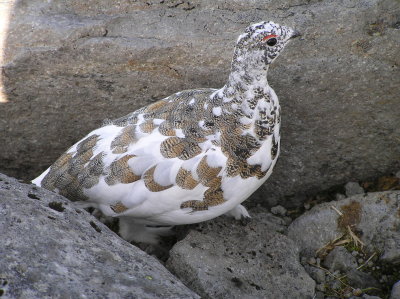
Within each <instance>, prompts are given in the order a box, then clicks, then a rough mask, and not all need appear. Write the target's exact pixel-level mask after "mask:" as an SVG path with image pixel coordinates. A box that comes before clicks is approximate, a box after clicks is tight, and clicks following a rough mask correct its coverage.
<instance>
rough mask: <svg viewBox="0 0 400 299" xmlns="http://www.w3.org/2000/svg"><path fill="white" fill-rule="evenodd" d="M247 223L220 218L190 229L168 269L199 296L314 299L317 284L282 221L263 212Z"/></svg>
mask: <svg viewBox="0 0 400 299" xmlns="http://www.w3.org/2000/svg"><path fill="white" fill-rule="evenodd" d="M251 214H252V217H253V218H252V219H251V221H250V223H248V224H247V225H245V226H243V224H241V223H240V222H239V221H236V220H234V219H231V218H227V217H220V218H217V219H215V220H213V221H209V222H205V223H202V224H200V225H199V226H198V227H197V230H192V231H190V233H189V234H188V235H187V236H186V238H184V239H183V240H182V241H180V242H178V243H177V244H175V246H174V247H173V248H172V251H171V252H170V259H169V260H168V262H167V267H168V268H169V269H170V270H171V271H172V272H173V273H175V274H176V275H177V276H178V277H179V278H180V279H182V281H183V282H184V283H185V284H186V285H187V286H189V287H190V288H191V289H193V290H194V291H196V292H197V293H198V294H200V295H201V297H202V298H277V299H279V298H285V299H286V298H312V297H313V294H314V288H315V282H314V281H313V280H312V279H311V278H310V277H309V276H308V275H307V273H306V272H305V270H304V268H303V267H302V266H301V265H300V262H299V251H298V248H297V246H295V245H294V243H293V242H292V241H291V240H289V239H288V238H287V237H286V236H284V235H282V234H281V233H278V232H276V231H284V230H285V227H284V226H283V221H282V220H281V219H280V218H277V217H275V216H272V215H271V214H269V213H266V212H259V213H255V212H254V211H253V212H252V213H251Z"/></svg>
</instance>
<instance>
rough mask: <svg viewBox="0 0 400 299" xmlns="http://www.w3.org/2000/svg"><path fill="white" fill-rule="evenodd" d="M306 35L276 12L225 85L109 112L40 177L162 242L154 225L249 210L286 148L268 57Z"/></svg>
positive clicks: (239, 50) (251, 30)
mask: <svg viewBox="0 0 400 299" xmlns="http://www.w3.org/2000/svg"><path fill="white" fill-rule="evenodd" d="M298 35H299V34H298V32H297V31H294V30H292V29H290V28H288V27H285V26H280V25H278V24H276V23H273V22H261V23H257V24H253V25H251V26H249V27H248V28H247V29H246V30H245V32H244V33H243V34H242V35H240V36H239V38H238V41H237V44H236V47H235V51H234V55H233V60H232V66H231V73H230V75H229V78H228V81H227V83H226V85H225V86H224V87H222V88H221V89H218V90H217V89H208V88H207V89H195V90H185V91H181V92H178V93H176V94H173V95H171V96H169V97H167V98H165V99H163V100H160V101H158V102H155V103H153V104H151V105H149V106H146V107H143V108H141V109H139V110H137V111H135V112H133V113H130V114H128V115H126V116H124V117H122V118H119V119H117V120H114V121H111V122H109V123H108V124H106V125H104V126H103V127H101V128H99V129H97V130H94V131H92V132H90V133H89V134H88V135H87V136H85V137H84V138H83V139H82V140H80V141H79V142H77V143H76V144H75V145H73V146H72V147H71V148H70V149H69V150H68V151H67V152H66V153H64V154H63V155H62V156H61V157H60V158H59V159H58V160H57V161H56V162H55V163H54V164H53V165H52V166H50V168H48V169H47V170H46V171H45V172H44V173H43V174H42V175H40V176H39V177H38V178H36V179H35V180H33V183H34V184H36V185H38V186H42V187H44V188H46V189H49V190H52V191H55V192H58V193H59V194H61V195H64V196H65V197H67V198H69V199H70V200H72V201H79V202H80V203H81V204H83V205H84V206H92V207H95V208H98V209H100V210H101V211H102V212H103V213H104V214H105V215H107V216H113V217H119V218H120V234H121V236H122V237H123V238H125V239H127V240H129V241H137V242H147V243H154V242H156V240H157V236H158V234H161V233H162V229H160V228H155V227H156V226H168V225H178V224H189V223H197V222H201V221H205V220H209V219H212V218H215V217H217V216H219V215H221V214H228V215H231V216H233V217H235V218H237V219H240V218H241V217H249V215H248V213H247V211H246V209H245V208H244V207H243V206H242V205H241V202H243V201H244V200H245V199H246V198H248V197H249V196H250V195H251V194H252V193H253V192H254V191H255V190H256V189H257V188H258V187H260V186H261V185H262V184H263V183H264V182H265V181H266V179H267V178H268V177H269V176H270V174H271V172H272V169H273V167H274V165H275V163H276V160H277V158H278V155H279V148H280V145H279V142H280V135H279V129H280V122H281V121H280V120H281V116H280V106H279V102H278V98H277V96H276V94H275V92H274V91H273V90H272V88H271V87H270V86H269V85H268V82H267V71H268V66H269V65H270V64H271V63H272V62H273V61H274V59H275V58H276V57H277V56H278V55H279V53H280V52H281V51H282V50H283V48H284V47H285V45H286V43H287V42H288V41H289V40H290V39H291V38H293V37H296V36H298Z"/></svg>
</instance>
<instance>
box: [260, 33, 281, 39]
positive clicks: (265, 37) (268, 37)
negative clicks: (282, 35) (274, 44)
mask: <svg viewBox="0 0 400 299" xmlns="http://www.w3.org/2000/svg"><path fill="white" fill-rule="evenodd" d="M271 37H278V36H277V35H276V34H270V35H267V36H264V37H263V39H262V40H266V39H270V38H271Z"/></svg>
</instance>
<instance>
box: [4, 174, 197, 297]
mask: <svg viewBox="0 0 400 299" xmlns="http://www.w3.org/2000/svg"><path fill="white" fill-rule="evenodd" d="M0 235H1V242H0V256H1V258H0V269H1V270H0V294H1V295H3V296H4V298H185V299H186V298H199V296H197V295H196V294H194V293H193V292H192V291H190V290H189V289H188V288H187V287H185V286H184V285H183V284H182V283H181V282H180V281H179V280H177V278H175V277H174V276H173V275H172V274H171V273H169V272H168V271H167V270H166V269H165V268H164V267H163V266H162V265H161V264H160V263H159V262H158V261H157V260H156V259H154V258H153V257H150V256H148V255H147V254H146V253H144V252H142V251H141V250H139V249H138V248H136V247H134V246H133V245H131V244H129V243H127V242H126V241H124V240H122V239H121V238H119V237H118V236H117V235H116V234H114V233H113V232H111V231H110V230H109V229H108V228H107V227H106V226H105V225H103V224H102V223H101V222H99V221H98V220H97V219H96V218H94V217H93V216H91V215H89V214H88V213H87V212H86V211H84V210H81V209H78V208H74V207H73V205H72V203H71V202H69V201H68V200H67V199H65V198H64V197H62V196H59V195H57V194H54V193H52V192H49V191H47V190H45V189H42V188H38V187H35V186H33V185H26V184H21V183H18V181H17V180H15V179H12V178H9V177H7V176H5V175H0ZM2 298H3V297H2Z"/></svg>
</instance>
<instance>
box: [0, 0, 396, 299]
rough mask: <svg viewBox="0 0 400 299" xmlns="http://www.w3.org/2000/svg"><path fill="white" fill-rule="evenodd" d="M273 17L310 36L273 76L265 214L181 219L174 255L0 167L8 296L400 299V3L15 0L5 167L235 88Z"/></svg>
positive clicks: (7, 24) (45, 162) (7, 27)
mask: <svg viewBox="0 0 400 299" xmlns="http://www.w3.org/2000/svg"><path fill="white" fill-rule="evenodd" d="M260 20H274V21H276V22H278V23H282V24H286V25H289V26H293V27H294V28H296V29H298V30H299V31H301V32H302V33H303V36H302V37H301V38H300V39H296V40H295V41H293V42H292V43H291V44H290V45H289V46H288V47H287V49H286V50H285V52H284V53H283V54H282V55H281V56H280V57H279V59H278V60H277V61H276V63H275V64H274V65H273V66H272V67H271V68H270V72H269V82H270V84H271V86H272V87H273V88H274V89H275V91H276V93H277V94H278V96H279V98H280V101H281V105H282V110H283V117H282V120H283V130H282V134H283V137H282V138H283V139H282V153H281V158H280V160H279V162H278V164H277V167H276V169H275V171H274V174H273V175H272V177H271V178H270V179H269V181H268V182H267V183H266V184H265V185H264V186H263V187H262V188H260V190H259V191H258V192H256V194H255V195H254V196H253V197H252V198H251V199H250V200H248V201H247V206H249V207H250V208H251V210H250V212H251V214H252V219H251V221H250V222H249V223H247V224H246V223H240V222H236V221H234V220H232V219H229V218H225V217H221V218H218V219H216V220H213V221H209V222H206V223H203V224H200V225H196V226H189V227H186V228H183V229H179V230H178V239H177V240H174V241H172V243H170V244H169V246H166V249H165V248H164V249H163V250H166V251H164V252H163V254H162V257H161V256H160V255H159V254H157V255H158V257H161V262H160V261H157V260H156V259H155V258H153V257H151V256H149V255H147V254H145V253H144V252H142V251H141V250H139V249H138V248H137V247H135V246H134V245H131V244H129V243H127V242H125V241H123V240H121V239H120V238H119V237H118V236H117V235H115V234H114V233H113V232H112V231H110V230H109V228H108V227H107V226H104V225H103V223H102V222H100V221H99V220H98V219H96V218H95V217H93V216H91V215H90V214H89V213H87V211H85V210H80V209H77V208H75V207H73V205H72V204H71V203H69V202H68V201H67V200H66V199H64V198H62V197H60V196H57V195H55V194H53V193H51V192H48V191H46V190H42V189H41V188H36V187H34V186H32V185H27V184H22V183H21V182H19V181H17V180H16V179H12V178H10V177H7V176H5V175H1V176H0V179H1V181H0V235H1V236H2V238H1V241H0V297H1V298H41V297H44V296H49V297H51V298H84V297H85V298H120V297H125V298H199V297H201V298H369V299H377V298H382V299H383V298H389V297H390V298H391V299H396V298H400V283H397V281H399V280H400V268H399V264H400V212H399V211H400V193H399V191H396V190H399V189H400V183H399V181H400V173H398V172H397V174H396V171H398V170H399V169H400V146H399V142H400V125H399V124H400V113H399V110H400V99H399V94H400V71H399V65H400V55H399V54H400V53H399V52H400V51H399V41H400V3H399V1H397V0H363V1H356V0H338V1H328V0H322V1H317V0H283V1H278V0H275V1H272V0H269V1H268V0H263V1H244V0H235V1H227V0H216V1H199V0H193V1H184V0H148V1H142V0H138V1H128V0H127V1H111V0H97V1H91V0H89V1H75V0H71V1H59V0H57V1H39V0H29V1H16V0H5V1H1V2H0V48H1V49H0V50H1V51H0V53H1V54H0V67H1V72H0V82H1V83H0V172H3V173H5V174H6V175H9V176H13V177H16V178H18V179H21V180H25V181H27V180H30V179H32V178H34V177H35V176H37V175H38V174H40V173H41V171H43V170H44V169H45V168H46V167H48V166H49V165H50V164H51V163H52V162H54V160H55V159H56V158H57V157H58V156H59V155H60V154H61V153H62V152H64V151H65V150H66V149H67V148H68V147H69V146H70V145H72V144H73V143H74V142H76V141H77V140H79V139H80V138H81V137H82V136H84V135H85V134H86V133H88V132H89V131H90V130H92V129H94V128H96V127H98V126H100V125H101V124H102V122H103V121H104V120H105V119H107V118H115V117H119V116H122V115H125V114H127V113H129V112H131V111H133V110H135V109H137V108H140V107H141V106H143V105H146V104H149V103H151V102H154V101H156V100H158V99H160V98H163V97H164V96H168V95H169V94H171V93H174V92H177V91H179V90H183V89H190V88H198V87H221V86H222V85H223V84H224V81H225V80H226V78H227V75H228V72H229V64H230V59H231V55H232V49H233V46H234V42H235V40H236V38H237V36H238V35H239V34H240V33H241V32H242V31H243V29H244V28H245V27H246V26H247V25H249V24H250V23H253V22H258V21H260ZM347 182H349V183H347ZM378 191H384V192H378ZM271 207H272V208H271ZM269 208H271V209H269ZM111 228H113V226H111ZM175 242H176V243H175ZM149 252H150V251H149ZM153 253H156V251H153ZM165 267H166V268H167V269H168V270H167V269H166V268H165ZM171 272H172V273H171Z"/></svg>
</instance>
